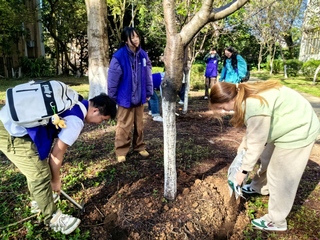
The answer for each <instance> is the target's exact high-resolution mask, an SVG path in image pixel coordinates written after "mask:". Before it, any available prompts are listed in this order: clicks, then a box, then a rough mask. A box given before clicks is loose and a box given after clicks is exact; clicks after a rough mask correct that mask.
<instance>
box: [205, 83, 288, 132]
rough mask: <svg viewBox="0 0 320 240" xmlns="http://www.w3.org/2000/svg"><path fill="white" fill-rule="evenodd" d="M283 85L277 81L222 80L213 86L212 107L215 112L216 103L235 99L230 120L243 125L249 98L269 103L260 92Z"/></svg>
mask: <svg viewBox="0 0 320 240" xmlns="http://www.w3.org/2000/svg"><path fill="white" fill-rule="evenodd" d="M281 86H282V85H281V84H280V83H278V82H276V81H265V82H256V83H240V84H233V83H228V82H220V83H217V84H215V85H213V86H212V88H211V91H210V108H211V109H212V110H213V111H214V112H215V110H216V109H215V104H221V103H227V102H230V101H232V100H233V99H234V100H235V103H234V109H233V110H234V114H233V116H232V118H231V120H230V122H231V124H232V125H233V126H235V127H242V126H243V125H244V116H245V109H246V108H245V104H246V100H247V98H249V97H251V98H257V99H259V100H260V103H261V104H268V102H267V100H266V99H265V98H263V97H261V96H260V95H258V94H259V93H261V92H263V91H266V90H269V89H273V88H275V89H279V88H280V87H281ZM243 104H244V107H243ZM215 117H216V118H218V119H221V115H220V116H219V115H216V116H215Z"/></svg>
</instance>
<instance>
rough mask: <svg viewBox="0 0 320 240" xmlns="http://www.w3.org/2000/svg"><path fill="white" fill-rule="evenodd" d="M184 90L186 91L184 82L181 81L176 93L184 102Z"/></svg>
mask: <svg viewBox="0 0 320 240" xmlns="http://www.w3.org/2000/svg"><path fill="white" fill-rule="evenodd" d="M185 91H186V84H185V83H182V85H181V88H180V91H179V93H178V95H179V98H180V99H181V101H182V102H184V93H185Z"/></svg>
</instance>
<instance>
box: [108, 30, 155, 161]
mask: <svg viewBox="0 0 320 240" xmlns="http://www.w3.org/2000/svg"><path fill="white" fill-rule="evenodd" d="M121 41H122V43H121V45H120V48H119V49H118V50H117V51H116V52H115V53H114V54H113V56H112V59H111V62H110V67H109V72H108V95H109V96H110V97H111V98H112V99H114V100H115V101H116V102H117V104H118V114H117V127H116V137H115V153H116V156H117V161H118V162H124V161H125V160H126V155H127V153H128V152H129V150H130V145H131V136H130V135H131V129H132V126H134V131H133V138H132V148H133V151H135V152H138V153H139V154H140V155H141V156H143V157H148V156H149V153H148V152H147V151H146V144H145V143H144V136H143V111H144V106H143V105H144V104H145V103H147V101H148V100H149V99H150V97H151V96H152V95H153V83H152V72H151V69H152V67H151V61H150V59H149V57H148V54H147V53H146V52H145V51H144V50H142V48H141V46H140V41H141V37H140V35H139V33H138V31H137V30H136V29H135V28H132V27H125V28H124V29H123V31H122V33H121Z"/></svg>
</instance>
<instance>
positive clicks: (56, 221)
mask: <svg viewBox="0 0 320 240" xmlns="http://www.w3.org/2000/svg"><path fill="white" fill-rule="evenodd" d="M80 222H81V220H80V219H78V218H75V217H72V216H70V215H67V214H63V213H62V212H61V210H57V212H56V213H55V214H53V215H52V219H51V221H50V224H49V226H50V228H52V229H53V230H54V231H55V232H62V233H63V234H69V233H72V232H73V231H74V230H75V229H76V228H77V227H78V226H79V224H80Z"/></svg>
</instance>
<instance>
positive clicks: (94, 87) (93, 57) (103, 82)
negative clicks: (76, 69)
mask: <svg viewBox="0 0 320 240" xmlns="http://www.w3.org/2000/svg"><path fill="white" fill-rule="evenodd" d="M85 1H86V8H87V17H88V52H89V68H88V77H89V84H90V91H89V99H90V98H92V97H94V96H96V95H99V94H100V93H101V92H104V93H106V92H107V74H108V61H107V55H106V53H107V49H108V36H107V32H106V29H107V28H106V22H105V19H106V14H107V12H106V2H105V1H104V0H85Z"/></svg>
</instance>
